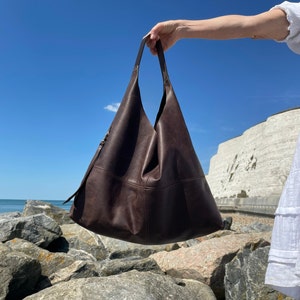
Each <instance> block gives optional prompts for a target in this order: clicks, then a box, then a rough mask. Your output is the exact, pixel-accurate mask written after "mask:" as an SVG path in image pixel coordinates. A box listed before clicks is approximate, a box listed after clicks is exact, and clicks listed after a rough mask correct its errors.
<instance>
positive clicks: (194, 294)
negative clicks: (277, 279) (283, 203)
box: [0, 200, 291, 300]
mask: <svg viewBox="0 0 300 300" xmlns="http://www.w3.org/2000/svg"><path fill="white" fill-rule="evenodd" d="M222 216H223V217H224V218H226V217H229V216H230V217H232V218H233V223H232V226H231V228H230V230H223V231H217V232H215V233H213V234H210V235H208V236H204V237H200V238H197V239H193V240H188V241H185V242H181V243H175V244H167V245H159V246H158V245H156V246H145V245H139V244H133V243H128V242H124V241H121V240H116V239H112V238H108V237H104V236H100V235H97V234H94V233H92V232H90V231H88V230H86V229H84V228H82V227H80V226H78V225H77V224H74V223H73V222H72V221H71V220H70V218H69V217H68V212H67V211H66V210H63V209H61V208H58V207H55V206H53V205H51V204H50V203H47V202H44V201H33V200H29V201H27V202H26V205H25V207H24V210H23V212H22V213H19V212H16V213H4V214H0V239H1V242H2V243H1V244H0V256H1V258H0V261H1V263H0V274H1V281H0V299H8V300H9V299H13V300H17V299H38V300H41V299H47V300H51V299H55V300H66V299H72V300H73V299H76V300H77V299H91V300H92V299H107V300H113V299H118V300H120V299H124V300H125V299H127V300H135V299H136V300H142V299H143V300H144V299H146V300H156V299H161V300H165V299H176V300H177V299H189V300H190V299H191V300H193V299H203V300H215V299H218V300H219V299H220V300H221V299H227V300H229V299H232V300H242V299H253V300H258V299H274V300H275V299H291V298H288V297H285V296H284V295H281V294H279V293H278V292H276V291H274V290H272V289H270V288H269V287H267V286H265V285H264V275H265V271H266V266H267V257H268V252H269V245H270V239H271V231H272V226H273V218H269V217H262V216H254V215H243V214H237V213H235V214H229V213H224V214H223V215H222Z"/></svg>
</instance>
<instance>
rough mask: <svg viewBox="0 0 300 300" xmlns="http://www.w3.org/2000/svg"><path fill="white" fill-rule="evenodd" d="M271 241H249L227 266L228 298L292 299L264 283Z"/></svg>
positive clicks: (229, 299)
mask: <svg viewBox="0 0 300 300" xmlns="http://www.w3.org/2000/svg"><path fill="white" fill-rule="evenodd" d="M269 251H270V246H269V243H268V242H266V241H264V240H260V241H259V242H257V243H249V244H247V245H246V246H245V247H244V248H243V249H241V250H240V251H239V252H238V254H237V255H236V257H235V258H234V259H233V260H232V261H231V262H229V263H228V264H227V265H226V266H225V278H224V284H225V295H226V300H236V299H239V300H258V299H262V300H278V299H282V300H283V299H291V298H290V297H286V296H284V295H282V294H281V293H279V292H277V291H274V290H273V289H271V288H270V287H268V286H267V285H265V284H264V281H265V274H266V268H267V264H268V254H269Z"/></svg>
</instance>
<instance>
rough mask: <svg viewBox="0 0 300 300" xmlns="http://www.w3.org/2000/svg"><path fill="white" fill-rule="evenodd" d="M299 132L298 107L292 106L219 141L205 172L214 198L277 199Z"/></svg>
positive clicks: (299, 110) (299, 112)
mask: <svg viewBox="0 0 300 300" xmlns="http://www.w3.org/2000/svg"><path fill="white" fill-rule="evenodd" d="M299 134H300V108H296V109H292V110H288V111H284V112H281V113H278V114H275V115H272V116H270V117H269V118H268V119H267V120H266V121H265V122H262V123H260V124H258V125H256V126H254V127H251V128H250V129H248V130H246V131H245V132H244V133H243V134H242V135H241V136H238V137H236V138H233V139H231V140H228V141H226V142H224V143H222V144H220V145H219V148H218V152H217V154H216V155H215V156H213V157H212V159H211V161H210V167H209V173H208V175H207V181H208V183H209V185H210V188H211V191H212V193H213V195H214V197H215V198H216V199H218V198H244V197H250V198H251V197H260V198H261V197H268V198H276V199H279V196H280V194H281V192H282V188H283V185H284V183H285V181H286V178H287V176H288V173H289V170H290V167H291V163H292V159H293V155H294V151H295V147H296V141H297V138H298V135H299Z"/></svg>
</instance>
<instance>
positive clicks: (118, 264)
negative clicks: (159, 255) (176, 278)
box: [100, 257, 162, 276]
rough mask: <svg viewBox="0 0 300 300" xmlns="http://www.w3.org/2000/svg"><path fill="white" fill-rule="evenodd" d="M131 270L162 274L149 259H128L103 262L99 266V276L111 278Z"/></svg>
mask: <svg viewBox="0 0 300 300" xmlns="http://www.w3.org/2000/svg"><path fill="white" fill-rule="evenodd" d="M131 270H137V271H142V272H146V271H156V272H160V273H162V271H161V269H160V268H159V266H158V265H157V263H156V262H155V261H154V260H153V259H151V258H140V257H129V258H121V259H113V260H107V261H104V262H103V263H102V264H101V268H100V276H111V275H116V274H120V273H125V272H128V271H131Z"/></svg>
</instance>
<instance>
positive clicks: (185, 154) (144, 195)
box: [67, 38, 223, 244]
mask: <svg viewBox="0 0 300 300" xmlns="http://www.w3.org/2000/svg"><path fill="white" fill-rule="evenodd" d="M145 42H146V38H144V39H143V40H142V42H141V45H140V49H139V52H138V55H137V58H136V62H135V65H134V69H133V72H132V76H131V79H130V82H129V85H128V87H127V90H126V92H125V95H124V97H123V100H122V102H121V105H120V107H119V109H118V112H117V113H116V116H115V118H114V120H113V122H112V124H111V127H110V130H109V132H108V134H107V135H106V137H105V139H104V140H103V141H102V142H101V143H100V145H99V147H98V149H97V152H96V154H95V155H94V158H93V159H92V161H91V163H90V165H89V168H88V170H87V172H86V174H85V176H84V178H83V180H82V182H81V185H80V187H79V189H78V190H77V191H76V192H75V194H73V195H72V196H71V197H70V198H69V199H68V200H70V199H72V198H73V197H74V196H75V198H74V203H73V205H72V207H71V211H70V216H71V218H72V219H73V220H74V221H75V222H76V223H78V224H79V225H81V226H83V227H85V228H87V229H89V230H91V231H93V232H95V233H98V234H101V235H105V236H109V237H112V238H118V239H121V240H125V241H129V242H134V243H140V244H165V243H171V242H178V241H184V240H187V239H191V238H195V237H199V236H203V235H206V234H209V233H212V232H214V231H217V230H219V229H221V228H222V226H223V224H222V219H221V216H220V213H219V211H218V208H217V206H216V203H215V200H214V198H213V196H212V193H211V191H210V188H209V186H208V184H207V181H206V179H205V175H204V173H203V171H202V168H201V165H200V163H199V160H198V157H197V155H196V153H195V151H194V148H193V145H192V142H191V138H190V135H189V132H188V130H187V127H186V124H185V121H184V118H183V115H182V112H181V109H180V107H179V103H178V101H177V99H176V96H175V93H174V90H173V87H172V84H171V82H170V80H169V75H168V72H167V68H166V63H165V57H164V53H163V50H162V46H161V43H160V42H158V43H157V49H158V59H159V63H160V68H161V72H162V78H163V88H164V89H163V97H162V100H161V104H160V108H159V111H158V113H157V116H156V121H155V124H154V126H152V125H151V123H150V121H149V119H148V117H147V116H146V114H145V111H144V109H143V105H142V101H141V96H140V89H139V83H138V77H139V67H140V62H141V57H142V54H143V50H144V46H145ZM68 200H67V201H68Z"/></svg>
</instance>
